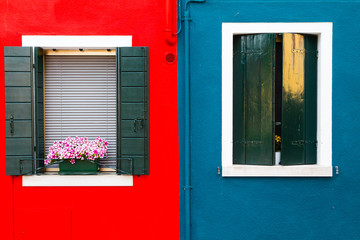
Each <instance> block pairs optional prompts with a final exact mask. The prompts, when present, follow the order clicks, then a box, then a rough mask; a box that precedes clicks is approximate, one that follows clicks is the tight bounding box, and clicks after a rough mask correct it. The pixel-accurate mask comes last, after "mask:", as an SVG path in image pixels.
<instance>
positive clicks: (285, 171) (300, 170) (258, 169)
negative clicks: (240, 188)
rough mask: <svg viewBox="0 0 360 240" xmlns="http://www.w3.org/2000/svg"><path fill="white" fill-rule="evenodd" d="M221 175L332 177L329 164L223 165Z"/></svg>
mask: <svg viewBox="0 0 360 240" xmlns="http://www.w3.org/2000/svg"><path fill="white" fill-rule="evenodd" d="M222 176H223V177H332V167H331V166H319V165H301V166H300V165H299V166H254V165H241V166H240V165H233V166H229V167H223V169H222Z"/></svg>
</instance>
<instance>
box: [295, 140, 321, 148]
mask: <svg viewBox="0 0 360 240" xmlns="http://www.w3.org/2000/svg"><path fill="white" fill-rule="evenodd" d="M304 144H315V147H316V148H317V144H318V141H307V140H295V141H291V145H296V146H302V145H304Z"/></svg>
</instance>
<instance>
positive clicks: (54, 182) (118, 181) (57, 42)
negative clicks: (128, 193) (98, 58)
mask: <svg viewBox="0 0 360 240" xmlns="http://www.w3.org/2000/svg"><path fill="white" fill-rule="evenodd" d="M22 46H23V47H35V46H36V47H41V48H43V49H53V48H56V49H79V48H83V49H113V48H116V47H131V46H132V36H59V35H58V36H47V35H23V36H22ZM22 185H23V186H27V187H31V186H33V187H34V186H38V187H39V186H44V187H45V186H46V187H50V186H53V187H54V186H74V187H75V186H76V187H78V186H133V176H132V175H117V174H116V173H99V175H86V176H76V175H73V176H71V175H66V176H61V175H39V176H37V175H32V176H22Z"/></svg>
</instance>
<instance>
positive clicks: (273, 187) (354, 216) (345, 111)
mask: <svg viewBox="0 0 360 240" xmlns="http://www.w3.org/2000/svg"><path fill="white" fill-rule="evenodd" d="M190 9H191V10H190V11H191V18H192V21H191V23H190V26H191V30H190V44H191V46H190V51H191V57H190V59H191V65H190V66H191V70H190V72H191V80H190V81H191V85H190V88H191V183H192V188H193V190H192V193H191V194H192V198H191V222H192V233H191V236H192V239H193V240H212V239H214V240H239V239H247V240H248V239H249V240H251V239H271V240H276V239H290V240H296V239H299V240H304V239H324V240H325V239H326V240H328V239H346V240H351V239H360V154H359V152H360V151H359V149H360V147H359V142H360V141H359V133H360V124H359V123H360V122H359V119H360V60H359V59H360V57H359V55H360V44H359V41H360V27H359V24H360V14H359V12H360V3H359V2H355V1H347V2H344V1H326V2H322V1H297V2H295V1H293V2H291V1H290V2H289V1H276V2H275V1H234V0H232V1H226V0H222V1H219V0H218V1H215V0H208V1H206V3H202V4H199V3H195V4H193V3H191V4H190ZM222 22H333V95H332V100H333V108H332V111H333V118H332V121H333V139H332V140H333V166H339V170H340V174H339V175H335V174H334V176H333V177H332V178H256V177H255V178H222V177H221V176H220V175H218V174H217V167H218V166H221V24H222ZM183 37H184V32H183V31H182V32H181V34H180V36H179V43H178V53H179V59H178V62H179V71H178V72H179V111H180V117H179V120H180V142H181V144H182V141H183V137H184V135H183V131H184V128H183V126H184V125H183V107H184V105H183V94H184V83H183V81H184V76H183V68H184V62H183V61H184V58H183V55H184V42H183ZM180 147H181V149H183V145H180ZM180 159H181V162H180V170H181V185H183V184H184V176H183V167H184V166H183V164H184V162H183V160H184V153H183V152H181V155H180ZM183 200H184V199H183V191H181V211H182V212H181V223H182V230H181V233H182V234H181V235H182V238H183V237H184V228H183V225H184V214H183V212H184V211H183V210H184V201H183Z"/></svg>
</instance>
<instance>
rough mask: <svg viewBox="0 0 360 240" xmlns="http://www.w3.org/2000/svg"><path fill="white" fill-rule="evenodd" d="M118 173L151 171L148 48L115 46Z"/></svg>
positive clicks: (141, 173)
mask: <svg viewBox="0 0 360 240" xmlns="http://www.w3.org/2000/svg"><path fill="white" fill-rule="evenodd" d="M116 55H117V57H116V60H117V80H118V83H117V84H118V87H117V88H118V92H117V99H118V101H117V114H118V123H117V132H118V134H117V158H118V161H117V168H118V174H133V175H147V174H149V137H148V136H149V113H148V112H149V111H148V99H149V98H148V96H149V95H148V79H149V71H148V48H147V47H124V48H117V49H116Z"/></svg>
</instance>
